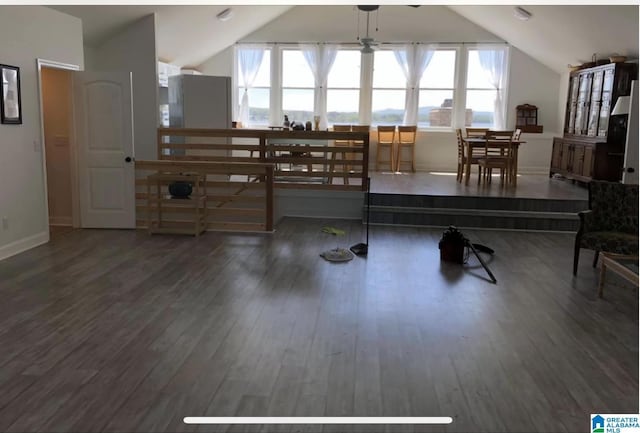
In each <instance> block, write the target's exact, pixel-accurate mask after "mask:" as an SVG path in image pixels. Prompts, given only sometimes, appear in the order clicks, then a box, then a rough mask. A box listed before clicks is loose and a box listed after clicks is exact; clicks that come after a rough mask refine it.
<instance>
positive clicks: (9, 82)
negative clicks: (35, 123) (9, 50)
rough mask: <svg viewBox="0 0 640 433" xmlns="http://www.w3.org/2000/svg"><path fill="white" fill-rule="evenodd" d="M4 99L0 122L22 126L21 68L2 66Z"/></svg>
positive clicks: (0, 106) (0, 66) (0, 104)
mask: <svg viewBox="0 0 640 433" xmlns="http://www.w3.org/2000/svg"><path fill="white" fill-rule="evenodd" d="M0 80H1V83H2V98H0V122H1V123H3V124H13V125H20V124H22V102H21V99H20V68H19V67H17V66H10V65H3V64H0Z"/></svg>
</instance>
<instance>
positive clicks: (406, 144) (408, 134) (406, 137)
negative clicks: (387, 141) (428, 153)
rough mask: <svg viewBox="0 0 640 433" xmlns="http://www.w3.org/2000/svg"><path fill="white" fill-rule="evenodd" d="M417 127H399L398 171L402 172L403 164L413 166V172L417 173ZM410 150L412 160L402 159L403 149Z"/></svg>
mask: <svg viewBox="0 0 640 433" xmlns="http://www.w3.org/2000/svg"><path fill="white" fill-rule="evenodd" d="M417 129H418V128H417V126H416V125H410V126H398V156H397V158H396V164H397V168H396V171H400V166H401V165H402V163H406V164H411V171H412V172H414V173H415V171H416V167H415V162H414V160H415V154H416V151H415V148H416V131H417ZM403 148H406V149H408V150H409V154H410V159H402V149H403Z"/></svg>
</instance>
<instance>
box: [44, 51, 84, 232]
mask: <svg viewBox="0 0 640 433" xmlns="http://www.w3.org/2000/svg"><path fill="white" fill-rule="evenodd" d="M36 67H37V75H38V103H39V109H40V149H41V150H42V174H43V177H42V181H43V184H44V185H43V187H44V212H45V227H49V191H48V188H47V154H46V146H45V134H44V103H43V100H42V68H43V67H47V68H53V69H64V70H68V71H79V70H80V66H79V65H73V64H70V63H61V62H56V61H54V60H46V59H40V58H37V59H36ZM69 97H70V98H71V107H73V92H72V91H70V94H69ZM71 121H72V125H70V131H71V133H70V137H69V138H70V140H69V144H70V145H69V157H70V159H71V161H70V164H69V167H70V173H69V174H70V177H71V225H72V226H73V227H74V228H78V227H80V202H79V197H80V193H79V185H78V152H77V146H76V137H75V131H74V128H73V123H75V120H74V118H73V112H72V113H71ZM47 233H48V230H47ZM47 237H48V236H47Z"/></svg>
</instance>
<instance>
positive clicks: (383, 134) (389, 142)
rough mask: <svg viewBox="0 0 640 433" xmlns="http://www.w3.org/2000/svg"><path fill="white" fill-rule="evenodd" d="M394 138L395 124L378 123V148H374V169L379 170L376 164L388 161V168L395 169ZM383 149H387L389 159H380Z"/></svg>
mask: <svg viewBox="0 0 640 433" xmlns="http://www.w3.org/2000/svg"><path fill="white" fill-rule="evenodd" d="M395 140H396V127H395V125H388V126H385V125H379V126H378V148H377V149H376V171H378V170H379V168H378V166H379V165H380V163H388V164H389V170H391V171H394V170H395V168H396V167H395V161H394V153H395V152H394V151H395V149H394V143H395ZM385 149H388V150H389V159H388V160H383V159H381V158H382V156H383V151H384V150H385Z"/></svg>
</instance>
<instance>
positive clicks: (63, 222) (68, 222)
mask: <svg viewBox="0 0 640 433" xmlns="http://www.w3.org/2000/svg"><path fill="white" fill-rule="evenodd" d="M49 225H50V226H65V227H67V226H69V227H71V226H72V225H73V221H72V218H71V217H52V216H50V217H49Z"/></svg>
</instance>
